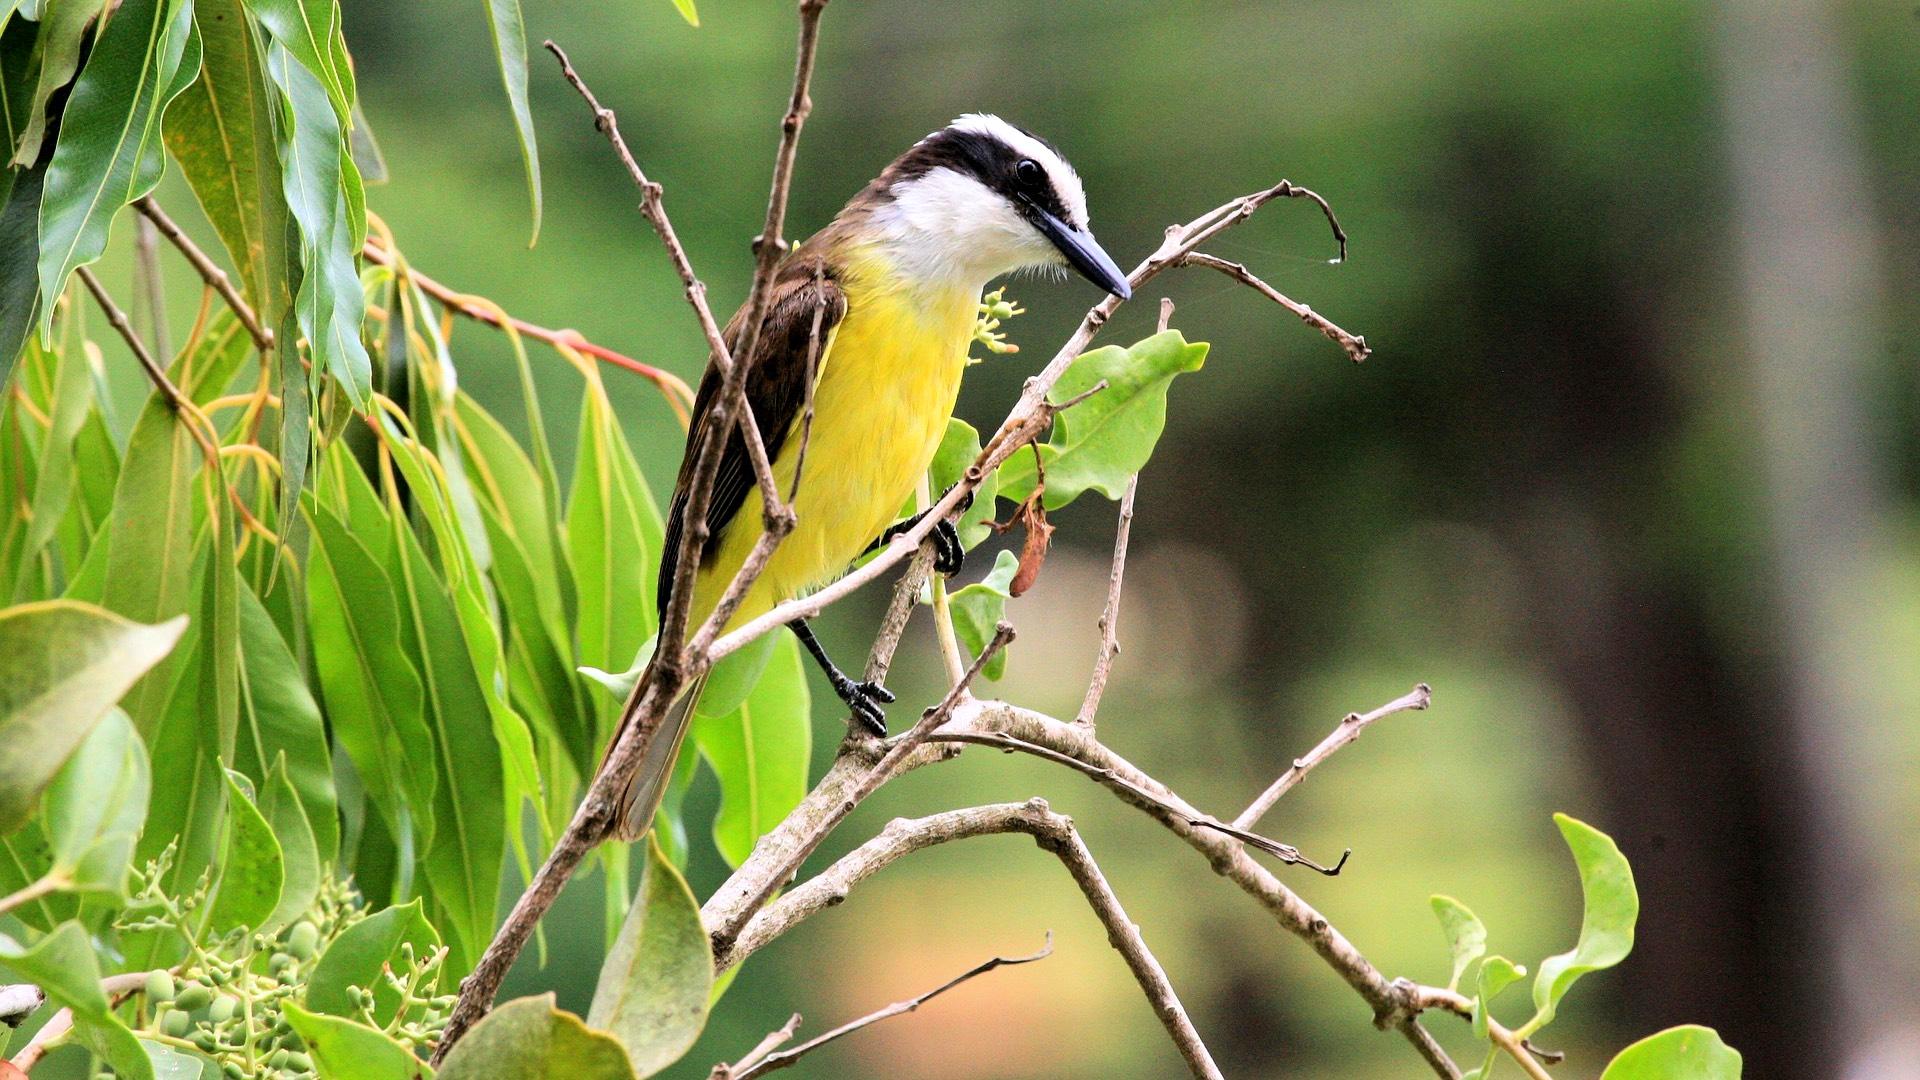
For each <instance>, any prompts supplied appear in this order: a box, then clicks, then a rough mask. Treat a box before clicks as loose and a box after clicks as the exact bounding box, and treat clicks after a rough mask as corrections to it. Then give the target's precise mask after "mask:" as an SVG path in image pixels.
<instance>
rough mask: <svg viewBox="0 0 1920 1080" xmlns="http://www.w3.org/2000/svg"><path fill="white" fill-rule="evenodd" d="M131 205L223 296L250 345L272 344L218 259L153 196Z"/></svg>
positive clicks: (267, 346)
mask: <svg viewBox="0 0 1920 1080" xmlns="http://www.w3.org/2000/svg"><path fill="white" fill-rule="evenodd" d="M133 207H134V209H136V210H138V211H140V212H141V213H142V214H144V215H146V218H147V220H148V221H151V222H153V225H154V227H155V228H157V229H159V230H160V235H162V236H164V237H166V238H167V242H168V243H171V244H172V245H173V246H174V247H176V248H178V249H180V254H182V255H184V256H186V258H187V262H188V263H190V264H192V266H193V269H194V271H195V272H196V273H198V274H199V275H200V278H201V280H203V281H205V282H206V283H207V284H208V285H211V286H213V291H214V292H217V293H219V294H220V299H222V300H225V301H226V302H227V306H228V307H229V308H232V309H233V316H234V318H236V319H239V320H240V325H241V326H243V327H245V328H246V331H247V336H248V337H251V338H252V339H253V343H254V345H256V346H258V347H259V349H260V351H261V352H265V351H267V350H268V349H271V348H273V331H271V330H268V329H267V328H266V327H264V326H262V325H261V324H260V317H259V316H258V315H256V314H254V310H253V308H252V307H251V306H250V305H248V303H247V302H246V301H245V300H244V299H242V298H241V296H240V291H239V290H238V289H235V288H234V287H233V278H232V277H231V276H230V275H229V274H228V273H227V272H226V271H225V270H222V269H221V268H220V265H219V264H218V263H216V262H214V261H213V260H212V259H211V258H209V257H208V256H207V253H206V252H205V251H202V250H201V249H200V245H198V244H196V243H194V242H193V239H192V238H191V237H189V236H188V235H187V234H186V233H185V232H183V231H181V229H180V226H178V225H176V224H174V221H173V219H172V218H170V217H168V216H167V214H166V211H164V210H162V209H160V204H159V203H157V202H155V201H153V196H151V195H148V196H145V197H143V198H141V199H138V200H136V201H135V202H134V204H133Z"/></svg>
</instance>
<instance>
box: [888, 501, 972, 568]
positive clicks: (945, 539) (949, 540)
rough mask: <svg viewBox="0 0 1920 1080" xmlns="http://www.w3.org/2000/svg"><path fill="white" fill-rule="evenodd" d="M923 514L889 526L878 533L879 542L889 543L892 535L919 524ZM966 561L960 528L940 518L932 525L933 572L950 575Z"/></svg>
mask: <svg viewBox="0 0 1920 1080" xmlns="http://www.w3.org/2000/svg"><path fill="white" fill-rule="evenodd" d="M925 516H926V512H925V511H922V512H920V513H918V514H915V515H913V516H912V517H910V518H908V519H906V520H905V521H902V522H900V523H898V524H896V525H892V526H889V527H888V529H887V531H886V532H884V533H881V534H880V540H879V543H881V544H887V543H891V542H892V541H893V538H894V537H896V536H899V535H900V534H901V533H903V532H906V531H907V530H908V529H911V528H913V527H914V526H915V525H918V524H920V519H921V518H923V517H925ZM966 561H967V549H966V548H965V547H962V546H961V544H960V530H959V529H958V528H956V527H955V526H954V524H953V522H951V521H947V520H945V519H942V520H941V521H940V523H939V524H938V525H935V526H934V527H933V569H934V572H935V573H938V574H940V575H941V576H942V577H952V576H953V575H955V574H957V573H959V572H960V568H961V567H962V566H964V565H966Z"/></svg>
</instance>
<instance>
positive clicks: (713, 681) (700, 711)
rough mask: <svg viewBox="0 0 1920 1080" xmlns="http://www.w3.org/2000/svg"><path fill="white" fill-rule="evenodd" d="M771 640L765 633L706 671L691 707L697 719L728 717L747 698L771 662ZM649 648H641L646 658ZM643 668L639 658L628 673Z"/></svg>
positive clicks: (770, 636)
mask: <svg viewBox="0 0 1920 1080" xmlns="http://www.w3.org/2000/svg"><path fill="white" fill-rule="evenodd" d="M775 640H777V639H776V637H775V635H773V634H767V635H765V636H763V637H759V638H755V639H754V640H752V641H750V642H748V643H747V644H745V645H743V646H741V647H740V648H739V650H737V651H735V652H730V653H728V654H727V655H725V656H723V657H721V658H720V659H719V661H718V662H716V663H715V664H714V665H713V668H712V670H710V671H708V672H707V681H706V684H705V685H704V686H702V687H701V688H700V700H699V702H698V703H697V704H696V705H695V707H694V711H695V713H696V714H697V715H700V716H730V715H732V714H733V713H734V712H735V711H736V710H738V709H739V708H740V706H741V705H743V704H745V703H746V700H747V695H749V694H751V693H753V689H754V687H756V686H759V685H760V675H761V673H762V672H764V671H766V670H767V664H768V662H770V661H771V660H772V659H773V645H774V642H775ZM651 645H652V642H649V643H648V646H647V647H643V648H642V649H641V652H643V653H645V654H646V656H647V657H651V656H652V655H653V649H652V648H651ZM645 666H646V664H645V660H644V659H643V658H635V660H634V663H633V669H632V670H633V674H634V675H635V677H636V678H637V677H638V676H639V674H640V672H641V671H643V670H644V669H645ZM621 700H622V701H624V700H626V699H625V698H622V699H621Z"/></svg>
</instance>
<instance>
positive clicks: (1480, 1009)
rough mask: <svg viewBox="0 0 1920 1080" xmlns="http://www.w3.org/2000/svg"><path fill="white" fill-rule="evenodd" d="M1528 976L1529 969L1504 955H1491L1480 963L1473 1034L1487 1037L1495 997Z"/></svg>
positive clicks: (1474, 1003)
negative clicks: (1488, 1022) (1488, 1021)
mask: <svg viewBox="0 0 1920 1080" xmlns="http://www.w3.org/2000/svg"><path fill="white" fill-rule="evenodd" d="M1526 977H1527V969H1526V968H1525V967H1523V966H1521V965H1519V964H1515V963H1514V962H1513V961H1511V960H1508V959H1507V958H1506V957H1504V956H1489V957H1487V958H1486V959H1485V960H1483V961H1481V963H1480V974H1479V993H1478V994H1476V995H1475V996H1474V999H1473V1034H1474V1037H1475V1038H1479V1039H1484V1038H1486V1037H1487V1020H1488V1018H1489V1017H1490V1016H1491V1015H1492V1014H1491V1011H1490V1010H1491V1009H1492V1007H1493V1002H1494V999H1495V998H1498V997H1499V996H1500V994H1501V993H1502V992H1503V991H1505V990H1506V988H1507V987H1509V986H1512V985H1513V984H1514V983H1517V982H1519V981H1520V980H1521V979H1524V978H1526Z"/></svg>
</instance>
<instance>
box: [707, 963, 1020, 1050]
mask: <svg viewBox="0 0 1920 1080" xmlns="http://www.w3.org/2000/svg"><path fill="white" fill-rule="evenodd" d="M1052 955H1053V931H1051V930H1049V931H1047V941H1046V944H1045V945H1043V946H1042V947H1041V949H1040V951H1039V952H1037V953H1033V954H1031V955H1028V956H995V957H991V958H989V959H987V960H984V961H982V962H980V963H978V964H975V965H974V966H973V967H971V968H968V969H967V970H966V971H963V972H961V973H960V974H958V975H956V976H954V977H953V978H951V979H948V980H947V981H946V982H943V983H941V984H940V985H939V986H936V987H934V988H933V989H931V990H928V991H927V992H926V993H924V994H918V995H915V996H914V997H910V998H908V999H907V1000H905V1001H896V1002H894V1003H893V1004H891V1005H889V1006H887V1007H886V1008H884V1009H879V1010H877V1011H875V1012H870V1013H868V1014H867V1015H865V1016H863V1017H861V1018H860V1019H858V1020H853V1021H849V1022H848V1023H845V1024H842V1025H840V1026H839V1027H837V1028H834V1029H833V1030H832V1031H829V1032H827V1033H826V1034H824V1035H820V1036H817V1037H815V1038H812V1039H809V1040H807V1041H806V1042H803V1043H801V1044H800V1045H799V1046H796V1047H794V1048H793V1049H791V1050H782V1051H780V1052H779V1053H777V1054H774V1053H767V1052H765V1051H763V1050H762V1049H761V1048H762V1047H765V1046H766V1045H767V1042H766V1041H762V1042H761V1044H760V1046H759V1047H755V1048H754V1051H753V1053H751V1054H748V1055H747V1057H744V1058H741V1059H740V1063H739V1064H738V1065H733V1066H728V1065H715V1066H714V1067H713V1072H712V1074H711V1075H710V1077H709V1080H751V1078H752V1077H756V1076H760V1075H762V1074H765V1073H770V1072H773V1071H775V1070H776V1069H784V1068H786V1067H788V1066H789V1065H792V1064H794V1063H795V1062H797V1061H799V1060H800V1059H801V1058H802V1057H804V1056H805V1055H807V1054H809V1053H811V1052H812V1051H815V1050H818V1049H819V1048H821V1047H822V1046H825V1045H826V1044H828V1043H830V1042H832V1041H834V1040H835V1039H838V1038H842V1037H844V1036H847V1035H851V1034H853V1033H854V1032H856V1031H859V1030H860V1029H861V1028H863V1027H868V1026H870V1025H873V1024H877V1023H879V1022H880V1021H882V1020H887V1019H891V1018H893V1017H895V1016H900V1015H902V1014H904V1013H910V1012H912V1011H914V1010H915V1009H918V1008H919V1007H920V1006H922V1005H925V1004H926V1003H927V1002H929V1001H932V1000H933V999H934V998H937V997H939V996H940V995H941V994H944V993H946V992H947V991H949V990H951V989H953V988H954V987H956V986H959V985H960V984H961V983H963V982H966V981H967V980H968V979H971V978H974V977H975V976H979V975H985V974H986V973H987V972H989V971H992V970H994V969H996V968H1003V967H1012V966H1014V965H1016V964H1031V963H1033V962H1034V961H1036V960H1045V959H1046V958H1047V957H1049V956H1052ZM799 1022H800V1014H799V1013H794V1014H793V1019H792V1020H790V1021H788V1022H787V1026H786V1027H784V1028H781V1029H780V1030H779V1031H775V1032H774V1033H773V1034H771V1035H769V1036H767V1040H774V1039H776V1038H778V1039H779V1042H784V1041H785V1040H786V1039H789V1038H792V1037H793V1030H794V1027H795V1025H797V1024H798V1023H799ZM779 1042H775V1043H774V1045H776V1046H777V1045H779ZM756 1055H762V1056H758V1057H756Z"/></svg>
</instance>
